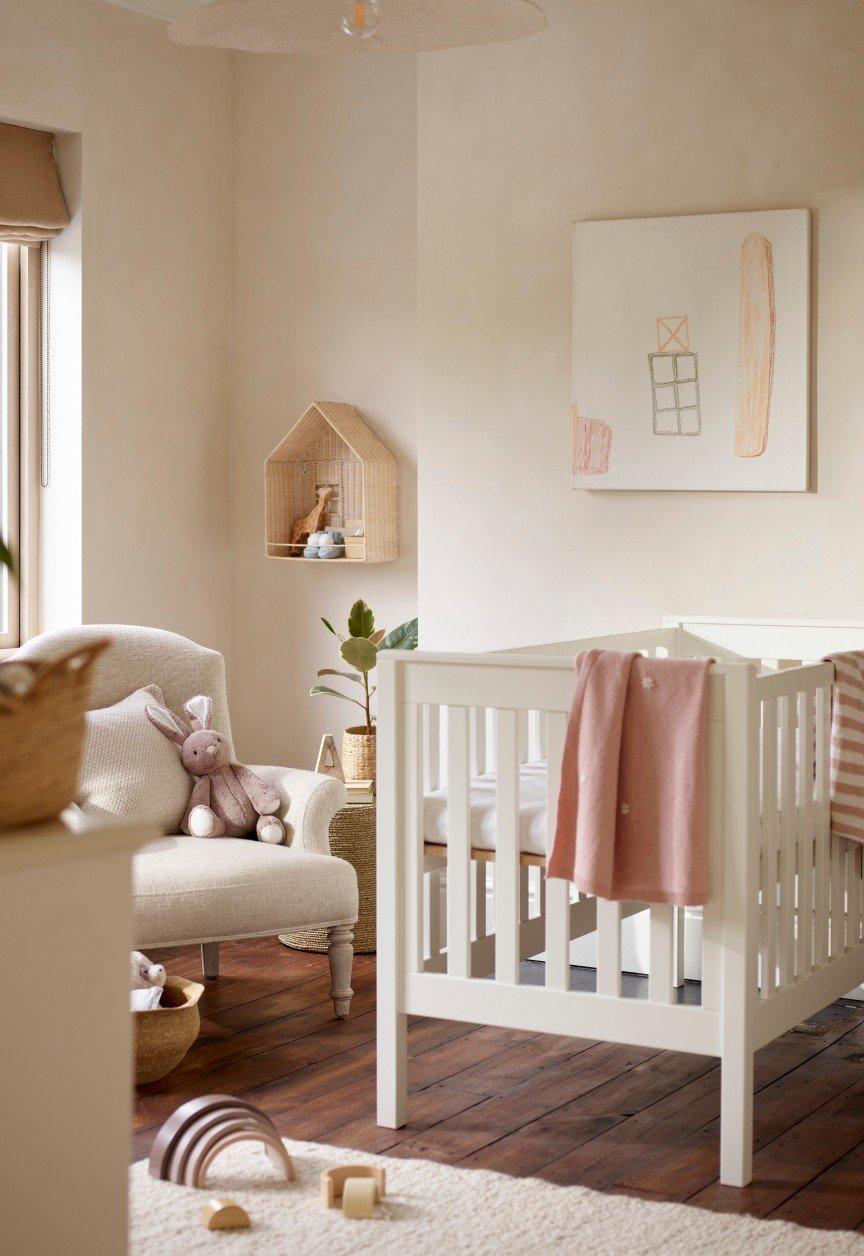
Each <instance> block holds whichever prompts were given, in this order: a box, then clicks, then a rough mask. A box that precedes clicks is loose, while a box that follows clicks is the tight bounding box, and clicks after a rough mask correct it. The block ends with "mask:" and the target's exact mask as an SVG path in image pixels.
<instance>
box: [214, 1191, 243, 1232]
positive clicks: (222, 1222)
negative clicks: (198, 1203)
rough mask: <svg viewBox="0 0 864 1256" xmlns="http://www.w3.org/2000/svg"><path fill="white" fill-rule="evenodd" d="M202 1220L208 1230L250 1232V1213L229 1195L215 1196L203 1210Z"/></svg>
mask: <svg viewBox="0 0 864 1256" xmlns="http://www.w3.org/2000/svg"><path fill="white" fill-rule="evenodd" d="M201 1220H202V1221H203V1222H204V1224H205V1225H206V1227H207V1229H208V1230H248V1229H249V1227H250V1225H251V1224H252V1222H251V1221H250V1219H249V1213H248V1212H247V1211H246V1209H245V1208H241V1207H240V1205H239V1204H235V1202H234V1200H233V1199H229V1198H228V1196H227V1195H214V1196H213V1198H212V1199H208V1200H207V1203H206V1204H205V1205H204V1207H203V1208H202V1209H201Z"/></svg>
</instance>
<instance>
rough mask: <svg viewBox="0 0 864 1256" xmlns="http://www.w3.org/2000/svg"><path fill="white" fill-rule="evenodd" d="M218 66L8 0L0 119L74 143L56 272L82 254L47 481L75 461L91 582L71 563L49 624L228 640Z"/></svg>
mask: <svg viewBox="0 0 864 1256" xmlns="http://www.w3.org/2000/svg"><path fill="white" fill-rule="evenodd" d="M229 69H230V67H229V59H228V57H227V55H225V54H222V53H213V52H206V51H196V50H190V49H186V48H181V47H179V46H177V45H174V44H171V43H170V42H169V41H168V39H167V36H166V33H165V27H164V25H163V24H162V23H159V22H155V21H153V20H151V19H148V18H144V17H141V16H140V15H137V14H134V13H130V12H127V11H125V10H122V9H118V8H115V7H113V6H109V5H106V4H103V3H102V0H27V3H26V4H25V3H22V2H21V0H0V117H2V118H3V119H5V120H8V121H13V122H19V123H24V124H28V123H29V124H31V125H36V126H43V127H46V128H51V129H56V130H58V131H61V132H77V133H80V135H81V137H82V138H81V145H80V154H81V159H80V166H81V168H80V171H76V172H74V176H75V177H74V178H73V179H72V180H71V183H72V184H75V183H77V182H78V176H79V175H80V197H79V194H78V192H76V191H75V190H74V188H73V192H72V194H73V197H74V200H75V203H74V204H73V209H74V210H75V212H76V222H75V226H74V231H73V232H72V234H71V235H70V236H69V237H68V239H67V240H66V242H65V245H66V248H65V251H64V253H63V256H62V259H61V258H59V257H58V261H59V262H60V263H61V264H59V265H58V279H59V281H60V282H61V283H63V282H64V276H67V277H68V276H69V274H70V272H71V271H72V270H74V268H75V258H74V257H72V256H71V254H72V253H74V252H75V251H76V250H78V253H79V260H80V267H79V273H78V279H79V281H80V289H81V290H80V294H79V295H78V297H77V306H78V309H79V311H80V310H81V309H82V306H83V322H82V324H81V326H82V327H83V341H82V345H81V352H80V354H78V358H79V363H81V362H82V361H83V382H82V377H81V375H79V378H78V380H76V378H75V370H74V357H75V352H73V351H72V348H70V341H71V342H74V336H75V331H74V328H73V327H72V326H71V320H72V319H73V318H74V305H75V301H76V298H75V294H74V292H73V293H72V294H71V297H72V306H73V311H72V313H71V314H70V311H69V307H68V306H66V305H64V308H63V319H62V322H63V334H64V335H65V341H66V346H65V350H64V351H63V352H59V351H58V361H59V360H61V359H63V357H64V352H66V351H68V356H67V361H68V364H69V371H68V372H67V373H66V374H61V375H57V374H56V373H55V378H54V396H55V418H56V422H57V423H58V424H60V425H62V426H61V428H60V429H58V432H57V450H58V454H63V455H65V457H58V459H57V460H55V475H56V477H57V479H56V481H55V485H54V486H53V487H52V489H49V490H48V495H49V497H50V494H52V493H54V494H58V493H60V492H63V491H65V490H66V489H68V483H65V482H64V476H67V475H68V472H69V467H70V464H71V461H72V460H74V458H75V457H76V456H78V457H80V460H81V477H79V483H80V484H81V486H82V487H81V489H80V490H79V492H78V500H77V502H76V501H75V500H74V493H73V494H72V500H71V501H70V502H68V503H65V502H64V507H63V509H64V511H65V510H67V509H68V511H69V513H70V518H69V529H70V531H71V532H72V533H74V532H75V531H76V530H78V531H80V535H81V541H80V544H79V545H77V546H73V547H71V548H73V549H76V548H77V549H78V550H79V551H83V587H82V580H81V576H80V573H79V574H78V575H77V577H76V575H75V573H73V574H72V576H71V577H70V576H69V572H68V570H67V571H66V575H67V577H69V578H68V579H67V581H66V584H65V585H64V593H63V595H62V597H58V596H54V597H52V598H51V599H50V620H51V623H56V622H60V621H61V620H63V619H64V618H65V619H66V621H67V622H68V621H69V620H70V619H72V618H73V617H74V616H75V615H76V613H77V614H78V615H80V616H81V617H83V619H84V620H89V621H96V620H108V621H119V622H131V623H145V624H157V625H159V626H161V627H165V628H171V629H174V630H176V631H179V632H183V633H186V634H188V635H189V636H192V637H194V638H196V639H198V640H200V641H203V642H206V643H207V644H210V645H213V646H217V647H219V648H221V649H227V647H228V644H229V626H230V624H229V621H230V613H229V597H228V589H229V560H228V502H227V498H228V407H227V379H228V353H227V350H228V296H229V275H228V267H229V234H228V226H229V206H228V199H229V109H230V81H229ZM73 147H74V146H70V145H68V144H67V145H66V146H65V147H64V151H63V159H64V160H65V161H67V162H73V163H74V161H75V160H77V158H75V155H74V152H73ZM58 253H59V250H58ZM69 296H70V293H69V291H68V289H66V290H65V291H64V301H65V299H66V298H68V297H69ZM77 334H78V336H79V337H80V336H81V329H80V328H79V330H78V333H77ZM73 348H74V344H73ZM58 349H59V346H58ZM76 393H77V396H76V395H75V394H76ZM82 416H83V420H82ZM75 424H78V426H79V433H78V444H77V455H76V445H75V432H74V431H73V430H70V429H71V428H74V425H75ZM76 474H77V472H76ZM56 501H57V498H56V496H55V497H54V498H53V499H52V500H46V503H45V515H46V518H49V519H51V520H52V526H56V524H57V516H58V511H57V510H56V509H55V503H56ZM76 513H77V518H76V517H73V516H74V515H75V514H76ZM54 552H55V553H58V554H59V553H61V550H60V548H59V547H58V548H57V549H56V550H55V551H54ZM62 561H63V563H64V564H65V566H66V567H67V568H68V567H69V566H70V565H74V564H75V563H80V558H76V557H75V556H74V555H73V554H71V553H70V554H69V555H68V556H67V555H65V554H64V556H63V560H62ZM76 584H77V589H76ZM58 587H59V586H58ZM76 601H77V606H76Z"/></svg>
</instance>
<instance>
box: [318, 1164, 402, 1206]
mask: <svg viewBox="0 0 864 1256" xmlns="http://www.w3.org/2000/svg"><path fill="white" fill-rule="evenodd" d="M349 1178H371V1179H372V1181H373V1182H374V1184H375V1196H374V1199H373V1203H375V1204H377V1203H379V1202H380V1201H381V1199H382V1198H383V1197H384V1195H385V1194H386V1190H385V1186H386V1177H385V1173H384V1170H383V1169H379V1168H376V1167H375V1166H373V1165H369V1164H340V1165H337V1166H336V1167H335V1168H333V1169H325V1171H324V1172H323V1173H322V1174H321V1199H322V1200H323V1202H324V1204H325V1206H326V1207H327V1208H338V1207H339V1205H340V1204H341V1203H342V1192H343V1190H344V1187H345V1183H346V1182H347V1181H348V1179H349Z"/></svg>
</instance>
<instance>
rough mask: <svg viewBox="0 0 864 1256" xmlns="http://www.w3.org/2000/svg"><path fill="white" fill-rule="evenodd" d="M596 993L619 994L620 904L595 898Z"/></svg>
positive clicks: (613, 996)
mask: <svg viewBox="0 0 864 1256" xmlns="http://www.w3.org/2000/svg"><path fill="white" fill-rule="evenodd" d="M597 993H598V994H605V995H609V996H611V997H612V998H620V996H621V904H620V903H610V902H609V901H608V900H607V899H605V898H598V899H597Z"/></svg>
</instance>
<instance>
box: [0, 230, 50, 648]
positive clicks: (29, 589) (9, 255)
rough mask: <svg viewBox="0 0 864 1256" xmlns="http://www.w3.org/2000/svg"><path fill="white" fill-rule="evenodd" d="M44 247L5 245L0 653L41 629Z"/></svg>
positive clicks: (0, 269) (1, 267)
mask: <svg viewBox="0 0 864 1256" xmlns="http://www.w3.org/2000/svg"><path fill="white" fill-rule="evenodd" d="M43 248H44V245H43V246H38V247H33V246H24V245H5V246H2V253H3V256H2V258H0V285H2V291H0V305H2V310H3V313H4V315H5V317H4V318H3V319H2V320H0V340H2V344H0V352H2V354H3V359H4V364H5V366H6V370H5V371H4V372H3V378H4V380H5V384H6V388H5V396H4V397H3V398H2V403H3V404H2V411H0V439H2V440H3V442H4V444H5V446H6V450H7V453H8V457H7V459H6V462H5V485H4V488H5V492H4V494H3V500H4V501H5V503H6V507H5V509H4V510H3V511H2V512H0V530H2V533H3V536H4V538H5V539H6V542H7V544H8V545H9V548H10V549H11V550H12V553H13V555H14V557H15V561H16V571H15V574H14V575H11V574H9V573H7V574H6V576H5V579H6V581H7V588H8V591H9V596H8V609H9V615H8V624H7V625H6V626H5V627H4V625H3V624H2V622H0V653H7V652H9V651H11V650H14V649H16V648H17V647H18V646H19V645H21V644H22V643H23V642H24V641H26V640H27V639H28V637H32V636H34V635H35V634H36V633H37V632H38V631H39V626H38V561H39V558H38V536H39V518H38V507H39V483H40V470H39V456H38V454H39V448H40V427H41V375H42V335H41V317H42V250H43Z"/></svg>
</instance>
